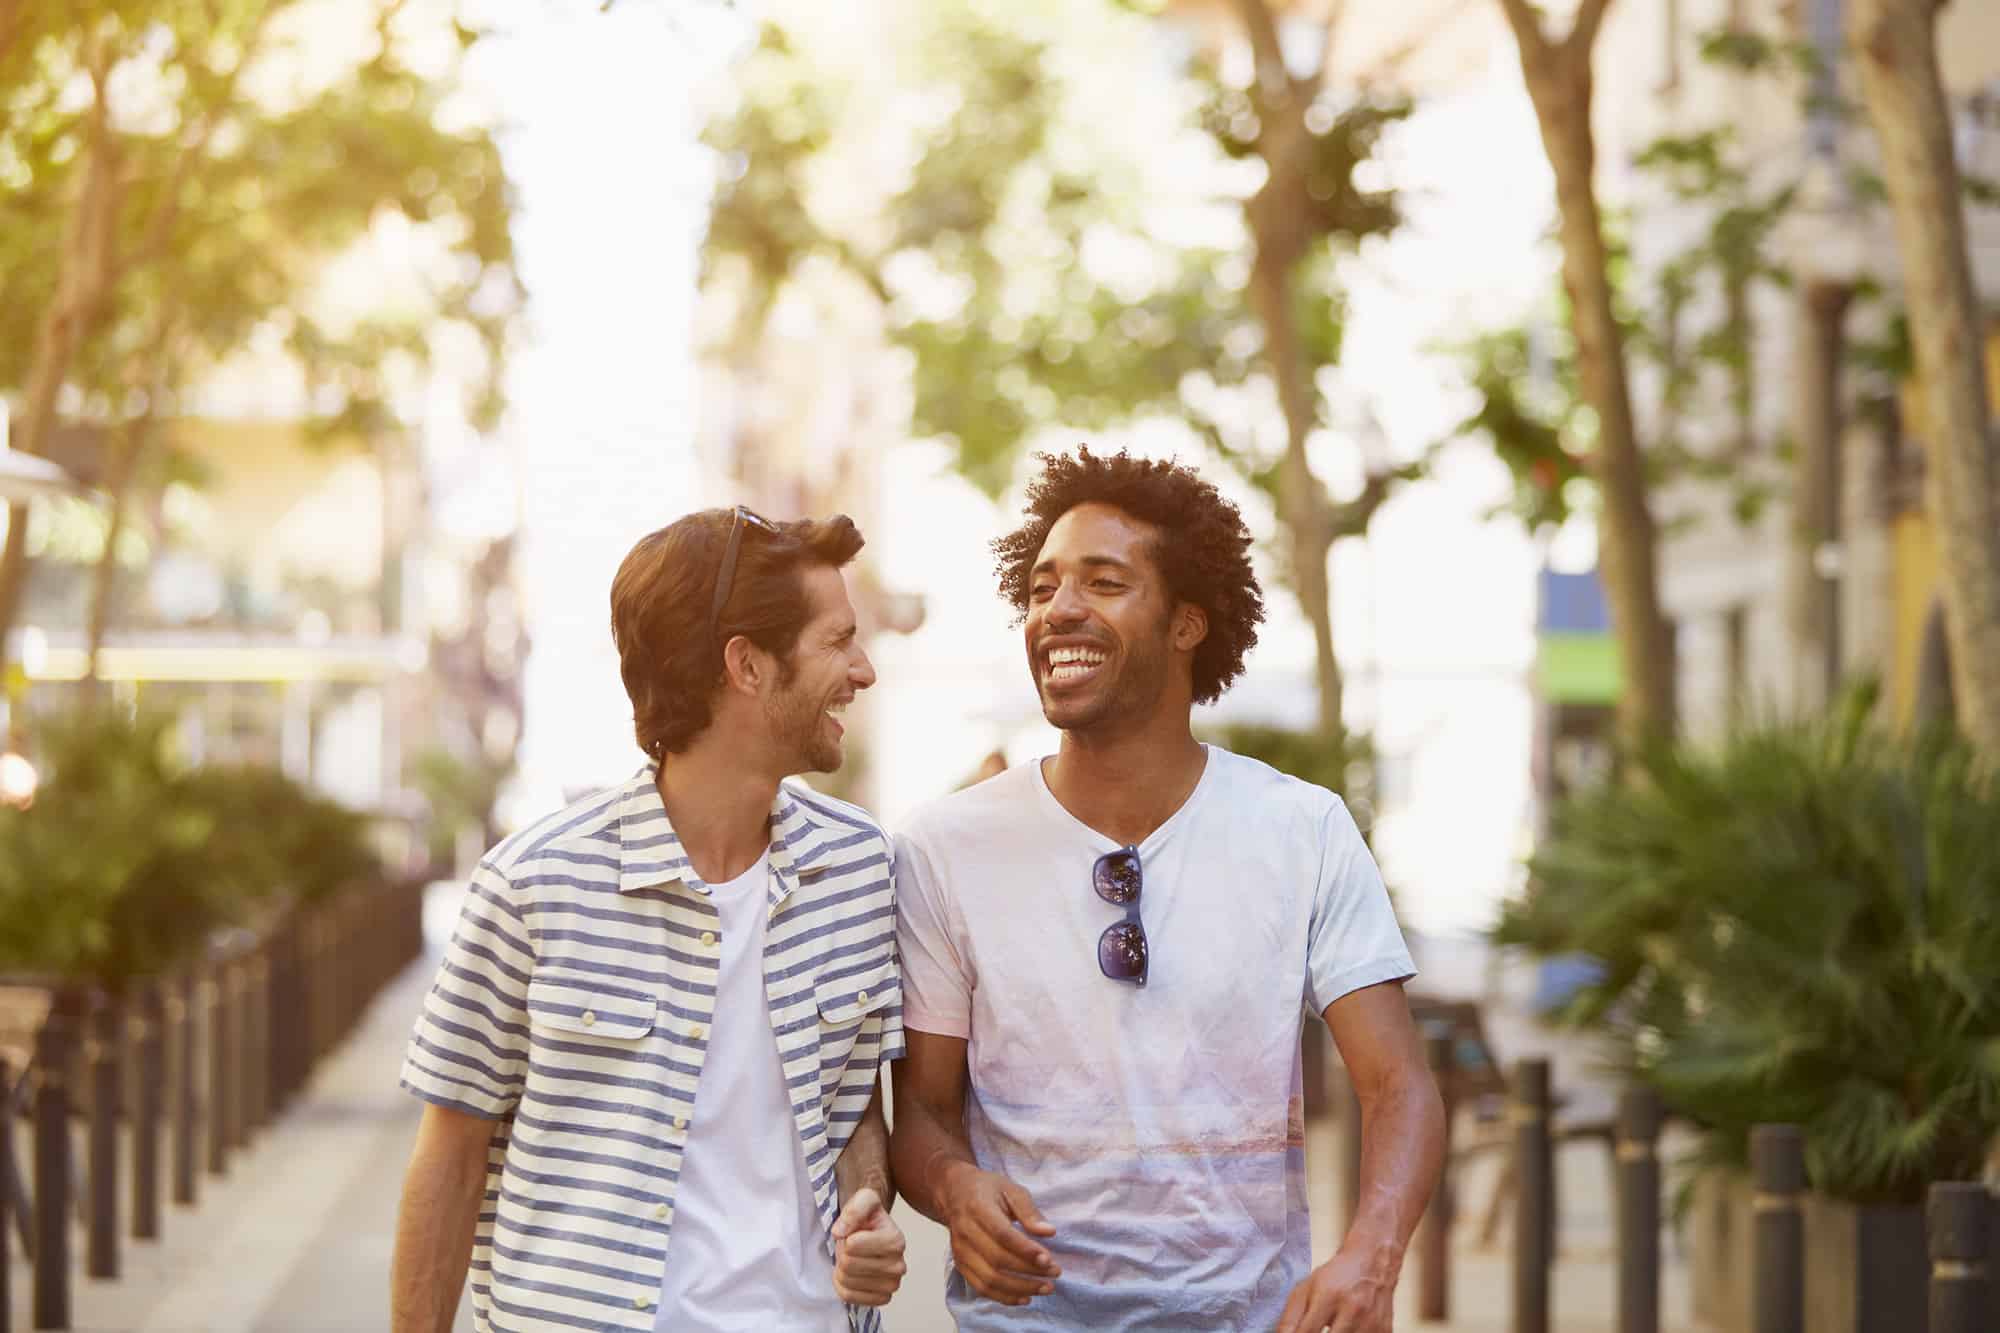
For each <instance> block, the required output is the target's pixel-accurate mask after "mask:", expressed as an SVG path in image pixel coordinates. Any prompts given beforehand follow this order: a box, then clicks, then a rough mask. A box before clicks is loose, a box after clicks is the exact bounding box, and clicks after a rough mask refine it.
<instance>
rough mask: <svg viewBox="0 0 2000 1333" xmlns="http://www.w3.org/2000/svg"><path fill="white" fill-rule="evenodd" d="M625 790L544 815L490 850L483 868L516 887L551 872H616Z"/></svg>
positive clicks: (617, 789) (601, 794) (607, 792)
mask: <svg viewBox="0 0 2000 1333" xmlns="http://www.w3.org/2000/svg"><path fill="white" fill-rule="evenodd" d="M623 795H624V789H623V787H606V788H603V789H601V790H599V791H594V792H591V793H589V794H588V795H586V796H583V797H580V798H579V799H577V800H575V801H573V802H571V803H570V804H569V805H566V806H564V807H563V808H562V809H560V810H557V811H554V812H553V813H551V814H547V815H544V816H542V818H540V819H538V820H536V821H535V822H533V823H532V824H529V825H528V826H527V827H525V828H523V829H521V830H519V831H518V832H516V833H514V834H513V835H512V836H510V837H508V838H507V839H505V840H504V841H502V842H501V843H500V844H499V845H498V846H496V847H495V848H493V850H492V851H490V852H488V853H487V854H486V856H485V859H484V860H483V861H482V862H481V869H482V870H484V871H485V872H486V873H487V874H488V875H489V876H491V877H492V878H494V879H497V880H499V881H500V882H501V883H502V884H504V885H507V886H509V887H515V886H519V885H521V884H523V883H524V882H526V881H530V880H532V878H533V877H534V876H535V875H537V874H539V873H542V872H544V871H546V870H548V869H549V868H550V867H552V866H561V867H563V868H565V869H566V870H576V869H583V870H585V871H588V870H591V869H595V870H598V871H601V872H604V873H607V874H609V875H610V876H611V877H613V878H615V877H616V876H617V873H618V807H619V802H620V801H621V800H622V799H623Z"/></svg>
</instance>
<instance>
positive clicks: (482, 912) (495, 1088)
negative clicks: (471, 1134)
mask: <svg viewBox="0 0 2000 1333" xmlns="http://www.w3.org/2000/svg"><path fill="white" fill-rule="evenodd" d="M534 962H535V955H534V945H533V941H532V940H531V938H530V936H529V934H528V927H527V923H526V922H525V921H524V920H522V918H521V916H520V914H519V912H518V911H517V910H516V909H515V907H514V905H513V903H512V902H511V901H510V899H509V896H508V893H507V884H506V881H505V880H504V879H503V878H502V877H501V876H500V875H499V874H498V873H497V872H495V871H494V870H492V869H491V868H490V867H488V866H486V865H481V866H480V867H479V869H478V870H477V871H475V872H474V873H473V876H472V882H471V883H470V884H469V885H468V886H467V888H466V891H465V904H464V906H463V907H462V908H460V910H459V914H458V927H457V929H455V930H454V931H452V935H451V943H450V944H449V945H447V946H446V947H445V953H444V961H443V962H442V963H441V964H439V966H438V971H437V980H436V981H435V982H433V983H432V985H431V989H430V994H429V995H427V996H425V997H424V1007H423V1012H422V1013H420V1014H419V1015H418V1016H417V1028H416V1032H415V1033H414V1034H412V1035H411V1037H410V1046H409V1050H408V1052H407V1053H406V1054H405V1055H404V1057H403V1075H402V1083H403V1086H404V1087H405V1088H407V1089H408V1090H409V1091H410V1092H412V1093H415V1094H416V1095H417V1096H418V1097H421V1098H422V1099H423V1100H425V1101H427V1102H432V1103H434V1104H436V1105H438V1106H447V1107H451V1108H452V1109H454V1110H459V1111H467V1112H470V1113H471V1114H473V1115H478V1116H485V1117H487V1118H489V1119H498V1118H501V1117H503V1116H505V1115H507V1114H508V1113H509V1112H511V1111H512V1110H513V1109H514V1106H515V1104H516V1103H517V1102H519V1101H520V1099H521V1088H522V1085H523V1082H524V1081H525V1078H526V1075H527V1070H528V1004H527V999H528V980H529V978H530V976H532V975H533V972H534Z"/></svg>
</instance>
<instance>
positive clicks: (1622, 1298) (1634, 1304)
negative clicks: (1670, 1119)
mask: <svg viewBox="0 0 2000 1333" xmlns="http://www.w3.org/2000/svg"><path fill="white" fill-rule="evenodd" d="M1660 1119H1661V1112H1660V1094H1659V1093H1657V1092H1655V1091H1653V1089H1651V1088H1627V1089H1626V1090H1625V1091H1624V1093H1623V1094H1622V1095H1621V1096H1620V1097H1619V1099H1618V1149H1617V1152H1618V1333H1659V1330H1660Z"/></svg>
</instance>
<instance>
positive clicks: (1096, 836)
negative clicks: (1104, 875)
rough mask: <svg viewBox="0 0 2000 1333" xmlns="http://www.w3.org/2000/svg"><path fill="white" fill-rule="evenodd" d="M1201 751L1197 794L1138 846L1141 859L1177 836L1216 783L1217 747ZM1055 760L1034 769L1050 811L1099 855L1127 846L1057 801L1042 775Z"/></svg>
mask: <svg viewBox="0 0 2000 1333" xmlns="http://www.w3.org/2000/svg"><path fill="white" fill-rule="evenodd" d="M1201 749H1202V755H1203V760H1202V766H1201V776H1200V777H1199V778H1197V779H1196V780H1195V784H1194V790H1193V791H1191V792H1189V793H1188V794H1187V799H1186V800H1184V801H1182V802H1181V803H1180V806H1179V807H1178V808H1177V809H1175V811H1174V812H1173V813H1172V814H1171V815H1168V816H1167V817H1166V819H1164V820H1162V821H1161V823H1160V826H1159V827H1158V828H1156V829H1154V830H1153V831H1152V832H1151V833H1148V834H1147V835H1146V838H1145V841H1143V842H1141V843H1139V844H1138V852H1139V855H1140V856H1141V857H1144V856H1146V855H1147V854H1148V853H1149V852H1152V851H1154V850H1156V849H1158V848H1159V847H1160V845H1161V844H1163V843H1165V842H1166V841H1167V839H1168V838H1170V837H1171V836H1172V835H1173V833H1174V830H1175V829H1177V828H1179V827H1180V825H1182V824H1183V823H1185V822H1186V821H1187V819H1188V812H1189V811H1190V810H1193V809H1194V808H1195V806H1196V805H1197V804H1198V803H1199V802H1200V801H1201V798H1202V796H1203V795H1204V794H1205V793H1206V792H1207V791H1208V788H1209V784H1210V783H1211V782H1213V781H1214V779H1215V770H1216V762H1215V747H1214V746H1213V745H1210V744H1208V743H1207V742H1206V741H1203V742H1202V743H1201ZM1054 757H1055V756H1054V755H1043V756H1042V757H1041V758H1039V759H1037V760H1035V761H1034V763H1033V764H1032V765H1030V767H1032V768H1033V769H1034V774H1033V776H1034V782H1035V790H1036V791H1038V792H1040V793H1041V798H1042V800H1043V801H1044V802H1045V803H1046V804H1047V805H1048V808H1049V809H1050V810H1051V811H1053V812H1054V813H1055V815H1056V817H1057V818H1058V819H1061V820H1064V821H1066V822H1067V823H1069V824H1070V825H1071V826H1072V827H1074V828H1076V829H1077V830H1078V831H1079V832H1081V833H1082V834H1083V835H1084V836H1085V837H1087V838H1088V839H1090V841H1091V842H1092V843H1093V844H1095V845H1096V847H1097V849H1098V850H1099V851H1103V852H1114V851H1117V850H1118V849H1119V848H1120V847H1123V846H1125V845H1126V844H1124V843H1122V842H1119V841H1117V840H1116V839H1114V838H1112V837H1110V836H1109V835H1108V834H1105V833H1101V832H1099V831H1098V830H1097V829H1094V828H1092V827H1091V826H1090V825H1088V824H1086V823H1084V822H1083V821H1082V820H1081V819H1078V818H1077V817H1076V815H1075V814H1074V813H1072V812H1071V810H1070V808H1069V807H1068V806H1066V805H1064V804H1063V803H1062V802H1061V801H1060V800H1059V799H1057V797H1056V794H1055V792H1054V791H1052V790H1050V788H1049V779H1048V775H1047V774H1046V773H1044V772H1043V771H1042V765H1043V764H1045V763H1047V762H1048V761H1049V760H1050V759H1053V758H1054Z"/></svg>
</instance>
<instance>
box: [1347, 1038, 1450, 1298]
mask: <svg viewBox="0 0 2000 1333" xmlns="http://www.w3.org/2000/svg"><path fill="white" fill-rule="evenodd" d="M1357 1091H1358V1092H1359V1094H1360V1100H1361V1197H1360V1203H1359V1206H1358V1207H1357V1208H1356V1210H1355V1214H1354V1223H1353V1225H1352V1226H1350V1227H1349V1228H1348V1231H1347V1237H1346V1239H1345V1240H1344V1241H1342V1243H1341V1249H1342V1250H1343V1251H1346V1252H1349V1253H1352V1254H1356V1255H1358V1256H1361V1257H1363V1258H1366V1259H1368V1260H1369V1261H1370V1262H1371V1263H1372V1264H1375V1265H1378V1266H1386V1267H1387V1269H1388V1271H1389V1272H1390V1273H1392V1274H1393V1272H1395V1271H1396V1270H1399V1269H1400V1268H1401V1267H1402V1262H1403V1254H1404V1252H1405V1251H1406V1250H1407V1249H1408V1248H1409V1244H1410V1236H1411V1235H1412V1233H1414V1232H1415V1231H1416V1228H1417V1223H1418V1221H1419V1220H1420V1219H1421V1218H1422V1217H1423V1214H1424V1208H1425V1206H1426V1205H1427V1204H1428V1203H1429V1202H1430V1197H1431V1191H1432V1190H1433V1189H1435V1188H1436V1186H1437V1181H1438V1173H1439V1172H1440V1170H1441V1169H1442V1167H1443V1162H1444V1105H1443V1103H1442V1102H1441V1101H1440V1100H1439V1099H1438V1092H1437V1085H1436V1084H1435V1083H1434V1082H1433V1081H1432V1080H1431V1078H1430V1076H1429V1075H1428V1073H1426V1072H1424V1071H1423V1070H1422V1069H1421V1068H1419V1069H1418V1070H1416V1071H1414V1072H1412V1073H1409V1074H1406V1075H1405V1076H1403V1077H1401V1078H1398V1079H1396V1080H1394V1081H1393V1082H1391V1083H1389V1084H1388V1085H1387V1086H1385V1087H1381V1088H1378V1089H1368V1090H1357Z"/></svg>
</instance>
